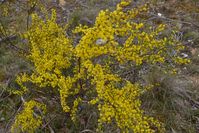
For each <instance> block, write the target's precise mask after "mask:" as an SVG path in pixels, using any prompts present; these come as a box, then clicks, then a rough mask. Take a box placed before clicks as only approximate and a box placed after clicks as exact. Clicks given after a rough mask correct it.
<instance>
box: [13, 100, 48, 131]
mask: <svg viewBox="0 0 199 133" xmlns="http://www.w3.org/2000/svg"><path fill="white" fill-rule="evenodd" d="M34 108H36V109H38V110H40V111H41V113H43V114H44V113H45V112H46V106H45V105H44V104H41V103H38V102H36V101H34V100H31V101H29V102H25V103H24V110H23V111H22V112H21V113H20V114H18V115H17V116H16V118H15V123H14V124H13V125H12V130H11V131H12V132H29V133H33V132H34V131H35V130H36V129H37V128H38V127H40V126H41V124H42V117H41V115H38V114H36V113H34Z"/></svg>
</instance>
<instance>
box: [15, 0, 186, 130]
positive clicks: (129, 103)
mask: <svg viewBox="0 0 199 133" xmlns="http://www.w3.org/2000/svg"><path fill="white" fill-rule="evenodd" d="M130 4H131V2H130V1H128V0H123V1H122V2H121V3H119V4H118V5H117V7H116V10H114V11H109V10H102V11H101V12H100V13H99V15H98V16H97V18H96V21H95V24H94V25H93V26H92V27H88V26H82V25H80V26H78V27H76V28H75V29H74V30H73V33H81V35H82V37H81V39H80V41H79V42H78V44H77V45H76V46H74V45H72V41H70V40H69V39H68V38H67V37H66V35H65V31H64V30H65V29H63V28H61V27H59V26H58V25H57V23H56V14H55V12H54V11H53V12H52V16H51V18H49V17H47V16H46V21H43V20H42V19H41V18H39V17H38V16H37V15H35V14H34V15H33V16H32V20H33V21H32V25H31V27H30V29H29V30H28V32H27V33H26V34H25V35H24V38H25V39H27V40H28V41H29V44H30V55H28V58H29V59H30V61H31V62H32V63H33V64H34V67H35V69H34V70H33V72H32V73H31V75H28V74H22V75H20V76H19V77H18V78H17V82H18V84H19V85H20V86H21V91H20V90H18V91H16V92H15V93H16V94H20V95H23V94H24V93H27V92H28V91H29V90H28V88H26V87H25V86H24V84H23V83H24V82H32V83H34V84H36V85H38V86H39V87H41V88H42V87H46V86H51V87H52V88H57V90H58V92H59V94H60V103H61V106H62V108H63V110H64V111H65V112H69V113H70V114H71V119H72V120H73V121H75V119H76V113H77V112H78V111H77V108H78V106H79V104H81V101H82V100H87V101H88V99H89V102H88V104H90V105H94V104H96V105H97V107H98V110H99V120H98V124H99V127H98V130H101V131H103V125H104V124H108V123H113V122H114V123H116V125H117V126H118V128H120V130H121V131H123V132H129V131H133V132H135V133H144V132H146V133H152V132H155V131H156V130H158V132H164V127H163V126H162V124H161V122H159V121H157V120H155V119H153V118H152V117H149V116H147V115H145V114H144V110H142V109H141V101H140V99H139V97H140V95H141V94H142V92H143V91H147V90H149V87H143V86H141V85H139V84H138V83H131V82H130V81H128V80H126V79H124V78H122V77H120V75H119V74H118V73H115V72H114V71H112V67H111V66H112V64H113V63H115V64H118V65H123V64H127V63H129V62H130V63H132V64H134V65H135V66H141V65H143V63H148V64H166V63H168V62H169V63H173V64H183V63H187V62H188V61H189V60H187V59H184V58H182V57H180V56H178V54H179V53H180V51H181V50H182V49H183V47H182V45H181V44H179V43H178V42H177V41H175V40H174V38H172V37H170V38H165V37H162V38H161V37H160V34H161V32H162V31H164V30H165V28H166V26H165V25H163V24H160V25H159V26H158V27H155V28H153V30H150V28H147V26H149V25H146V24H145V23H142V22H138V21H136V17H137V16H138V15H139V13H144V12H147V6H146V5H144V6H141V7H138V8H134V9H131V10H129V9H128V8H126V7H127V6H130ZM173 50H175V53H176V54H174V55H171V52H172V51H173ZM68 71H69V72H68ZM67 72H68V73H67ZM88 84H89V85H88ZM86 92H92V93H93V95H95V98H93V99H91V98H87V99H85V98H86V97H87V96H86V95H87V93H86ZM82 94H83V95H82ZM69 96H72V97H73V98H71V99H72V100H73V105H71V104H69V102H68V100H69ZM29 110H30V108H29ZM23 115H25V114H24V113H21V114H20V115H19V116H21V117H23ZM20 119H22V118H20ZM24 119H26V117H25V118H24ZM33 122H34V121H33ZM22 124H25V123H22ZM25 125H26V124H25ZM39 125H40V123H39ZM39 125H37V126H39ZM154 127H156V128H155V129H154Z"/></svg>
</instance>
